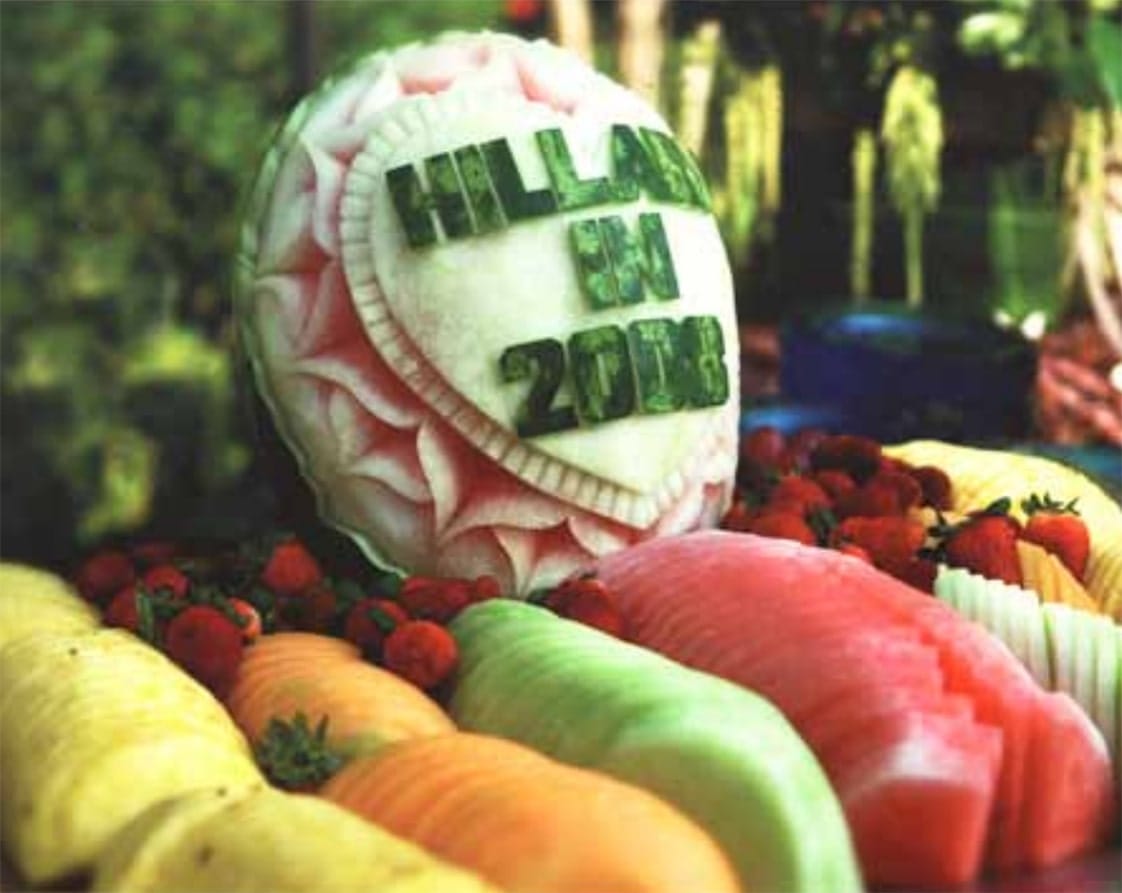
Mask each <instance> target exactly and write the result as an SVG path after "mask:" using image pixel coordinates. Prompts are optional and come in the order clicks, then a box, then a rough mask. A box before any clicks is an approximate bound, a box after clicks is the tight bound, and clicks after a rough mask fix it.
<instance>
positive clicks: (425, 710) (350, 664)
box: [226, 632, 455, 757]
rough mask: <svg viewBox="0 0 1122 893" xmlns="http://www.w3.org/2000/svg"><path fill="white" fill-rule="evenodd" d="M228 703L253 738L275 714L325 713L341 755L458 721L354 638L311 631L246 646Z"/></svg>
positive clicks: (312, 716)
mask: <svg viewBox="0 0 1122 893" xmlns="http://www.w3.org/2000/svg"><path fill="white" fill-rule="evenodd" d="M226 706H227V708H228V709H229V711H230V713H231V715H232V716H233V718H234V721H235V722H236V723H237V724H238V726H239V727H240V728H241V730H242V731H243V732H244V733H245V735H246V737H248V738H249V740H250V741H251V742H253V743H254V744H257V743H258V742H259V741H260V740H261V738H262V736H263V735H264V734H265V731H266V730H267V728H268V726H269V723H270V721H271V720H273V719H282V720H289V719H292V718H294V717H295V716H296V715H297V714H300V713H302V714H304V716H305V717H306V718H307V719H308V720H309V721H310V723H311V724H312V725H315V724H316V723H318V722H319V720H320V719H321V718H322V717H325V716H326V717H328V719H329V722H328V725H327V728H326V732H327V739H326V740H327V744H328V746H329V747H330V748H331V749H332V750H333V751H335V752H336V753H338V754H340V755H341V756H344V757H353V756H357V755H359V754H363V753H371V752H373V751H374V750H377V749H378V748H379V747H380V746H382V745H384V744H388V743H390V742H393V741H400V740H404V739H409V738H419V737H426V736H429V735H441V734H447V733H448V732H451V731H454V729H455V726H454V725H453V724H452V721H451V720H450V719H449V718H448V715H447V714H446V713H445V712H444V711H443V710H441V709H440V707H439V706H438V705H437V704H436V702H435V701H433V700H431V699H430V698H429V697H428V696H426V695H425V694H424V693H422V692H421V691H420V690H419V689H418V688H416V687H415V686H413V685H410V684H409V683H408V682H406V681H404V680H403V679H402V678H401V677H400V676H395V675H394V674H393V673H390V672H389V671H387V670H383V669H382V668H380V667H377V666H375V665H374V664H371V663H368V662H367V661H365V660H363V658H362V654H361V652H360V651H359V650H358V648H356V647H355V646H354V645H352V644H350V643H349V642H345V641H343V640H342V639H335V638H331V637H329V636H321V635H315V634H312V633H298V632H289V633H275V634H272V635H268V636H265V637H263V638H262V639H261V640H260V641H259V642H257V643H256V644H255V645H254V646H253V647H252V648H250V649H249V650H248V651H247V652H246V655H245V658H244V659H243V660H242V663H241V666H240V667H239V669H238V676H237V680H236V681H235V683H234V687H233V689H232V690H231V692H230V694H229V695H228V696H227V698H226Z"/></svg>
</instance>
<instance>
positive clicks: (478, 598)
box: [471, 574, 503, 604]
mask: <svg viewBox="0 0 1122 893" xmlns="http://www.w3.org/2000/svg"><path fill="white" fill-rule="evenodd" d="M502 596H503V588H502V584H500V583H499V581H498V579H497V578H495V577H493V576H491V575H490V574H483V576H481V577H476V578H475V579H474V580H472V581H471V603H472V604H475V603H476V602H484V601H488V600H489V599H492V598H502Z"/></svg>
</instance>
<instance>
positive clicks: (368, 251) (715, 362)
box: [236, 34, 739, 593]
mask: <svg viewBox="0 0 1122 893" xmlns="http://www.w3.org/2000/svg"><path fill="white" fill-rule="evenodd" d="M708 207H709V198H708V194H707V192H706V189H705V184H704V182H703V181H702V179H701V176H700V173H699V172H698V170H697V168H696V165H695V164H694V162H693V161H692V159H690V158H689V156H688V155H687V154H686V153H685V152H684V151H683V150H681V149H680V148H679V147H678V145H677V143H676V142H675V141H674V140H673V138H672V137H670V136H669V131H668V128H667V126H666V124H665V122H664V121H663V120H662V119H661V118H660V117H659V116H658V115H657V114H656V113H655V112H654V111H653V110H652V109H651V108H650V107H649V106H647V105H646V104H645V103H644V102H643V101H642V100H640V99H639V98H638V97H636V96H635V95H634V94H632V93H630V92H628V91H627V90H625V89H623V88H622V87H620V86H618V85H617V84H615V83H613V82H612V81H610V80H608V79H607V78H605V77H603V76H601V75H599V74H597V73H596V72H594V71H593V70H592V69H590V68H589V67H587V66H586V65H585V64H584V63H583V62H581V61H580V60H578V59H577V58H576V57H574V56H572V55H570V54H568V53H566V52H564V51H562V50H560V49H558V48H556V47H554V46H552V45H550V44H548V43H546V42H544V41H537V42H533V43H529V42H526V41H523V40H520V39H518V38H514V37H510V36H504V35H494V34H483V35H448V36H445V37H443V38H441V39H439V40H437V41H436V42H435V43H433V44H430V45H425V46H421V45H414V46H409V47H405V48H403V49H399V50H396V51H393V52H389V53H379V54H376V55H373V56H370V57H368V58H366V59H364V60H362V61H361V62H359V63H358V64H357V65H356V66H355V67H353V68H352V69H351V70H350V71H349V73H347V74H345V75H344V76H342V77H340V78H338V79H336V80H334V81H332V82H330V83H328V84H326V85H325V86H323V87H322V88H321V89H319V90H318V91H317V92H316V93H314V94H313V95H311V96H310V97H308V98H307V99H305V100H304V101H303V102H302V103H301V104H300V105H299V106H298V107H297V108H296V110H295V111H294V112H293V113H292V115H291V117H290V118H289V120H288V122H287V124H286V125H285V126H284V128H283V129H282V131H281V132H280V134H279V136H278V137H277V139H276V141H275V143H274V145H273V147H272V149H271V150H270V151H269V153H268V155H267V157H266V159H265V162H264V164H263V166H262V169H261V171H260V173H259V175H258V179H257V182H256V184H255V188H254V191H253V193H252V198H251V201H250V203H249V206H248V213H247V217H246V221H245V224H244V229H243V236H242V249H241V254H240V257H239V264H238V274H237V283H236V286H237V287H236V311H237V316H238V321H239V328H240V331H241V335H242V339H243V344H244V345H245V347H246V350H247V353H248V355H249V358H250V361H251V366H252V370H253V374H254V377H255V380H256V384H257V387H258V390H259V393H260V394H261V396H262V398H263V400H264V402H265V404H266V405H267V406H268V407H269V410H270V412H271V414H272V417H273V420H274V422H275V425H276V427H277V429H278V430H279V431H280V433H281V435H282V437H283V439H284V440H285V442H286V443H287V445H288V446H289V448H290V449H291V450H292V452H293V453H294V455H295V456H296V458H297V460H298V462H299V464H300V467H301V470H302V473H303V474H304V476H305V477H306V479H307V480H308V481H309V483H310V484H311V486H312V488H313V490H314V491H315V493H316V496H317V500H318V506H319V511H320V513H321V516H322V517H323V518H324V520H325V521H327V522H329V523H331V524H333V525H334V526H336V527H338V528H339V529H341V530H343V531H345V532H347V533H348V534H350V535H351V536H352V537H353V538H354V539H355V540H356V541H357V542H358V544H359V545H360V546H361V547H362V549H363V550H364V551H365V552H366V553H367V555H368V556H369V557H371V558H372V559H373V560H375V561H377V562H379V563H381V564H385V565H390V566H394V567H397V568H399V569H402V570H405V571H408V572H412V573H425V574H444V575H455V576H472V575H476V574H481V573H491V574H494V575H496V576H497V577H498V578H499V580H500V581H501V582H502V583H503V584H504V585H505V586H506V588H507V589H508V591H514V592H523V593H524V592H526V591H528V590H529V589H531V588H534V587H537V586H542V585H548V584H550V583H552V582H555V581H556V580H558V579H560V578H561V577H563V576H565V575H567V574H569V573H571V572H572V571H573V570H575V569H577V568H579V567H582V566H585V565H587V564H589V563H590V562H591V561H593V560H594V559H595V558H597V557H599V556H602V555H604V554H607V553H609V552H612V551H615V550H618V549H621V548H623V547H625V546H628V545H630V544H632V543H635V542H638V541H641V540H644V539H648V538H650V537H654V536H658V535H663V534H670V533H678V532H683V531H686V530H690V529H693V528H697V527H705V526H711V525H712V524H714V523H715V521H716V520H717V518H718V517H719V516H720V514H721V512H722V511H723V509H724V507H725V506H726V504H727V501H728V498H729V495H730V492H731V483H732V478H733V474H734V471H735V463H736V424H737V415H738V412H737V410H738V405H737V393H736V390H737V383H738V380H739V376H738V348H737V337H736V322H735V309H734V301H733V288H732V279H731V275H730V271H729V266H728V261H727V258H726V255H725V252H724V248H723V246H722V243H721V241H720V238H719V236H718V233H717V227H716V224H715V222H714V219H713V217H712V214H711V213H710V212H709V210H708Z"/></svg>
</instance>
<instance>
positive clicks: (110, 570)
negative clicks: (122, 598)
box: [74, 549, 136, 604]
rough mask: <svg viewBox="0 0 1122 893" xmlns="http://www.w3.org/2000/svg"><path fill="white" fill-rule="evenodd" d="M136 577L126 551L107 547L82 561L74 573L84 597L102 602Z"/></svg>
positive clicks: (76, 584) (75, 580) (76, 583)
mask: <svg viewBox="0 0 1122 893" xmlns="http://www.w3.org/2000/svg"><path fill="white" fill-rule="evenodd" d="M135 579H136V568H135V567H133V563H132V561H130V560H129V557H128V556H127V555H126V554H125V553H124V552H118V551H116V550H110V549H106V550H104V551H101V552H96V553H94V554H93V555H91V556H90V557H89V558H87V559H86V560H85V561H83V562H82V564H81V566H80V567H79V568H78V570H77V571H76V572H75V574H74V585H75V586H76V587H77V588H78V592H79V593H80V594H81V596H82V598H84V599H86V600H87V601H91V602H96V603H99V604H100V603H101V602H104V601H105V600H107V599H109V598H112V597H113V596H114V595H116V594H117V593H118V592H120V591H121V590H122V589H123V588H124V587H126V586H128V585H129V583H132V582H133V581H134V580H135Z"/></svg>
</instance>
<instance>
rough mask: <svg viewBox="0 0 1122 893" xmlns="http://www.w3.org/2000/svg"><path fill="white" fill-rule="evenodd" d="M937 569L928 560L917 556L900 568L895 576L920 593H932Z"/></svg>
mask: <svg viewBox="0 0 1122 893" xmlns="http://www.w3.org/2000/svg"><path fill="white" fill-rule="evenodd" d="M938 569H939V566H938V565H937V564H936V563H935V562H934V561H932V560H931V559H930V558H920V557H918V556H917V557H915V558H913V559H912V560H911V561H909V562H908V563H907V564H906V565H904V566H903V567H902V568H900V570H899V571H898V572H897V573H896V574H895V576H896V577H898V578H899V579H901V580H903V581H904V582H905V583H907V584H908V585H909V586H914V587H915V588H916V589H918V590H919V591H920V592H934V591H935V575H936V573H937V572H938Z"/></svg>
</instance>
